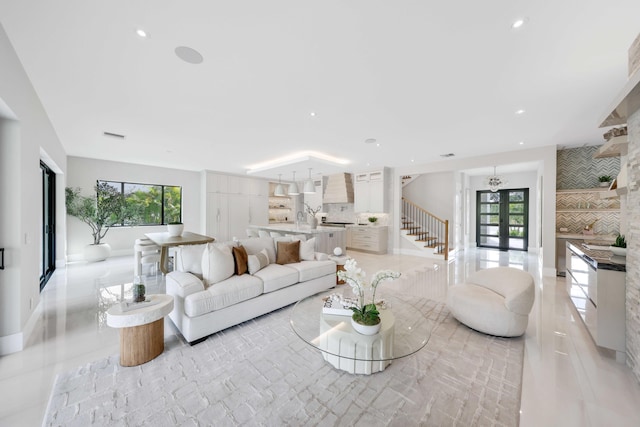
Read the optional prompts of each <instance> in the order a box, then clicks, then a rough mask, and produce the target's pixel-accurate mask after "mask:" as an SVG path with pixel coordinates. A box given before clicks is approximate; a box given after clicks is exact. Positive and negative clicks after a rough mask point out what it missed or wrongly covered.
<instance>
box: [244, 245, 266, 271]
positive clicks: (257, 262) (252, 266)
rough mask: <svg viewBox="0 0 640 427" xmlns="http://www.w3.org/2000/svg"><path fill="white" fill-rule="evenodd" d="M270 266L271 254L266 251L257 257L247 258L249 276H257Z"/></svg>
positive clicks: (256, 255)
mask: <svg viewBox="0 0 640 427" xmlns="http://www.w3.org/2000/svg"><path fill="white" fill-rule="evenodd" d="M267 265H269V254H268V253H267V250H266V249H263V250H261V251H260V252H259V253H257V254H255V255H248V256H247V266H248V268H249V274H252V275H253V274H256V273H257V272H258V271H260V270H262V269H263V268H265V267H266V266H267Z"/></svg>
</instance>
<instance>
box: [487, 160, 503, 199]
mask: <svg viewBox="0 0 640 427" xmlns="http://www.w3.org/2000/svg"><path fill="white" fill-rule="evenodd" d="M486 184H487V186H489V190H491V191H492V192H494V193H495V192H496V191H498V190H500V189H501V188H502V187H504V186H505V185H507V184H508V182H507V180H506V179H504V177H501V176H500V175H496V167H495V166H494V167H493V175H490V176H488V177H487V179H486Z"/></svg>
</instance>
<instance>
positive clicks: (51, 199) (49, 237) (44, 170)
mask: <svg viewBox="0 0 640 427" xmlns="http://www.w3.org/2000/svg"><path fill="white" fill-rule="evenodd" d="M40 175H41V188H40V189H41V194H42V210H41V212H42V214H41V215H42V216H41V218H40V220H41V221H40V224H41V228H40V290H41V291H42V289H43V288H44V286H45V285H46V284H47V281H48V280H49V277H51V275H52V274H53V271H54V270H55V269H56V251H55V248H56V233H55V230H56V227H55V218H56V215H55V206H56V204H55V195H56V174H55V173H54V172H53V171H52V170H51V169H49V167H48V166H47V165H46V164H45V163H43V162H40Z"/></svg>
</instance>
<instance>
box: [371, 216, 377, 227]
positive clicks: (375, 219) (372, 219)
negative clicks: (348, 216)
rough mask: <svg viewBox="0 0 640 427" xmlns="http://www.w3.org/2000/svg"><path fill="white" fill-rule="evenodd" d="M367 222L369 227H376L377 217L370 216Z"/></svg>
mask: <svg viewBox="0 0 640 427" xmlns="http://www.w3.org/2000/svg"><path fill="white" fill-rule="evenodd" d="M369 222H370V223H371V225H376V224H377V223H378V217H376V216H370V217H369Z"/></svg>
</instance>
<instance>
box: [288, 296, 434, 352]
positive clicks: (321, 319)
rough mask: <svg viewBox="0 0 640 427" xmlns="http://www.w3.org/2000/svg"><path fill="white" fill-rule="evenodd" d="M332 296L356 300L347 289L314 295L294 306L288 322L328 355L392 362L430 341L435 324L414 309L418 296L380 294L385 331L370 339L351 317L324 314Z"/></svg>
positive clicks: (299, 333) (311, 343) (304, 337)
mask: <svg viewBox="0 0 640 427" xmlns="http://www.w3.org/2000/svg"><path fill="white" fill-rule="evenodd" d="M331 294H338V295H343V296H344V297H345V298H352V297H353V294H352V293H351V289H350V288H347V287H345V288H344V289H335V290H331V291H328V292H321V293H318V294H315V295H312V296H310V297H307V298H305V299H303V300H301V301H299V302H298V303H297V304H296V305H295V306H294V307H293V311H292V313H291V318H290V320H289V322H290V324H291V328H292V329H293V331H294V332H295V333H296V335H298V336H299V337H300V338H302V340H304V341H305V342H306V343H307V344H309V345H311V346H313V347H314V348H316V349H318V350H320V351H322V352H323V353H325V354H329V355H333V356H338V357H340V358H346V359H352V360H363V361H390V360H394V359H399V358H401V357H406V356H409V355H411V354H413V353H415V352H417V351H418V350H420V349H421V348H423V347H424V346H425V345H426V344H427V342H428V341H429V337H430V334H431V330H432V328H433V322H432V321H430V320H428V319H427V318H425V317H424V315H423V314H422V313H421V312H420V311H419V310H418V309H417V308H415V306H414V302H415V300H416V299H417V297H414V296H411V295H393V294H389V293H383V292H380V291H378V293H377V294H376V301H380V300H383V301H384V306H382V307H379V308H378V310H379V311H380V317H381V319H382V328H381V331H380V332H379V333H378V334H376V335H371V336H368V335H362V334H360V333H358V332H356V331H355V330H354V329H353V327H352V326H351V316H350V315H349V314H347V315H337V314H326V313H323V311H322V307H323V305H324V299H325V298H326V297H328V296H330V295H331ZM412 300H413V301H414V302H412Z"/></svg>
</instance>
